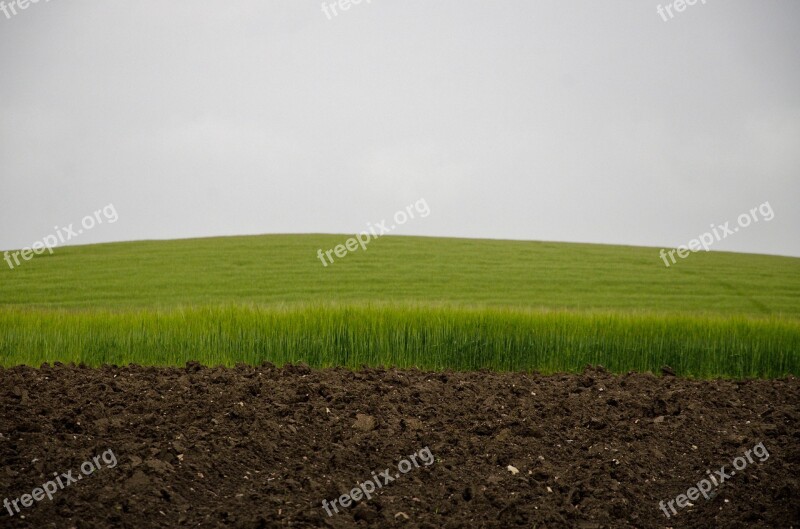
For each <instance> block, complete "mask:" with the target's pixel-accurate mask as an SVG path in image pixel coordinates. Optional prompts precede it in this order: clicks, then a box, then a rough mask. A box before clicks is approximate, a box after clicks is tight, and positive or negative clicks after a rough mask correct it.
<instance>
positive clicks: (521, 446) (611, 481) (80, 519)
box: [0, 363, 800, 529]
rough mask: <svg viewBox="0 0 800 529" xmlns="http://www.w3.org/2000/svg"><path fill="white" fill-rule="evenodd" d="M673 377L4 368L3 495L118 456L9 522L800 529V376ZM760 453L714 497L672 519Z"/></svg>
mask: <svg viewBox="0 0 800 529" xmlns="http://www.w3.org/2000/svg"><path fill="white" fill-rule="evenodd" d="M669 372H670V371H669V370H668V369H664V374H662V373H659V374H658V376H656V375H651V374H633V373H631V374H627V375H612V374H610V373H608V372H606V371H605V370H603V369H602V368H599V367H598V368H587V369H586V370H585V371H584V372H583V373H582V374H570V375H566V374H565V375H549V376H544V375H539V374H524V373H493V372H488V371H481V372H472V373H455V372H436V373H430V372H421V371H417V370H413V369H412V370H401V369H389V370H384V369H363V370H361V371H355V372H353V371H348V370H345V369H326V370H312V369H309V368H308V367H305V366H291V365H289V366H285V367H284V368H275V367H274V366H272V365H271V364H264V365H261V366H259V367H252V366H238V367H236V368H222V367H219V368H206V367H201V366H200V365H199V364H195V363H190V364H188V365H187V366H185V367H184V368H153V367H137V366H129V367H124V368H117V367H111V366H107V367H102V368H99V369H93V368H87V367H82V366H64V365H61V364H56V365H54V366H48V365H44V366H42V367H41V368H37V369H34V368H30V367H14V368H6V369H2V368H0V461H2V472H1V473H0V498H7V499H8V500H9V501H12V500H15V499H17V498H20V497H21V496H22V495H23V494H31V493H32V491H33V489H34V488H37V487H41V486H42V484H43V483H44V482H46V481H48V480H50V479H51V478H53V479H55V478H54V477H53V475H54V473H56V474H61V473H67V472H68V471H72V473H73V476H76V475H80V474H81V472H80V471H79V470H78V469H79V468H80V467H81V464H82V463H83V462H84V461H86V460H91V459H92V458H93V457H95V456H98V455H100V454H103V453H105V452H107V451H108V450H111V451H113V455H114V457H115V458H116V460H117V465H116V466H113V468H109V467H108V466H104V464H103V460H102V459H101V460H100V461H99V463H98V466H99V467H100V469H99V470H97V471H95V472H94V473H93V474H91V475H88V476H82V479H80V480H76V481H75V482H74V483H71V484H69V485H67V486H65V487H64V488H63V490H58V491H57V492H55V493H54V494H53V499H52V501H50V500H48V499H47V497H44V498H43V499H42V500H41V501H33V504H32V506H30V507H27V508H26V507H24V506H23V505H22V504H20V503H18V505H19V507H20V509H21V512H19V513H17V512H14V515H13V516H11V515H9V512H8V510H7V508H5V507H3V508H2V513H0V527H3V528H5V527H8V528H19V527H35V528H50V527H53V528H73V527H74V528H78V529H80V528H95V527H98V528H99V527H103V528H106V527H121V528H131V529H141V528H148V527H170V528H180V527H192V528H194V527H200V528H202V527H232V528H248V529H257V528H270V527H375V528H378V527H406V528H412V527H418V528H439V527H445V528H472V527H496V528H509V527H511V528H513V527H525V528H552V527H569V528H584V529H589V528H603V527H648V528H649V527H658V528H666V527H674V528H679V527H697V528H704V529H705V528H710V527H723V528H739V527H741V528H745V527H747V528H752V527H770V528H778V527H779V528H790V527H800V483H799V482H798V479H800V427H798V419H800V409H799V408H800V383H798V379H797V378H795V377H788V378H784V379H780V380H744V381H734V380H713V381H695V380H689V379H684V378H676V377H674V376H670V374H669ZM758 443H763V446H764V447H765V448H766V450H767V451H768V453H769V458H768V459H766V460H765V461H763V462H760V461H759V459H755V460H754V461H753V462H752V463H749V464H748V466H747V467H746V468H744V469H743V470H740V471H736V473H735V475H732V476H731V477H730V478H729V479H728V480H727V481H725V482H724V483H721V484H719V485H718V486H717V487H715V488H714V489H713V490H712V491H711V493H710V496H711V497H710V499H708V500H706V499H705V498H704V497H702V496H701V497H700V498H699V500H696V501H691V504H692V505H691V506H687V507H685V508H677V511H678V514H677V515H672V513H670V514H671V518H669V519H667V517H666V516H665V515H664V513H663V512H662V510H660V508H659V501H662V500H663V501H669V500H674V499H675V497H676V496H677V495H679V494H685V493H686V491H687V489H689V488H690V487H693V486H694V485H695V484H696V483H697V482H698V481H700V480H701V479H703V478H705V477H706V470H707V469H708V470H711V471H712V473H713V472H714V470H717V469H720V467H722V466H723V465H726V469H727V470H726V472H728V473H730V471H731V469H732V466H731V463H732V461H733V460H734V458H736V457H738V456H743V454H744V453H745V452H746V451H747V450H749V449H752V448H753V447H754V446H755V445H757V444H758ZM425 447H428V448H429V449H430V451H431V452H432V454H433V455H434V457H435V462H434V463H433V464H431V465H430V466H425V465H420V466H419V468H413V469H411V470H409V471H408V472H407V473H406V474H403V475H400V476H399V477H398V478H396V479H395V480H394V481H393V482H392V483H389V484H387V485H385V486H384V487H383V488H381V489H380V490H378V491H377V492H375V493H374V494H373V497H372V499H370V500H364V499H362V500H361V501H359V502H358V503H357V504H356V505H355V506H351V507H350V508H346V509H345V508H344V507H341V506H340V507H339V510H340V512H339V514H336V513H335V512H334V513H333V516H332V517H329V516H328V515H327V514H326V512H325V510H323V508H322V500H328V501H330V500H333V499H335V498H339V497H340V496H341V495H343V494H345V493H348V492H349V491H350V490H351V489H353V488H354V487H355V486H356V484H357V483H359V482H363V481H366V480H368V479H370V478H371V477H372V473H373V472H375V473H376V474H379V473H380V472H381V471H383V470H384V469H386V468H389V469H390V470H391V473H392V474H395V473H396V472H397V468H398V467H397V465H398V462H399V461H400V460H402V459H405V458H406V457H407V456H408V455H410V454H414V453H417V452H419V451H420V450H421V449H423V448H425ZM509 466H510V467H511V468H509ZM64 481H67V480H66V479H64ZM28 501H30V499H29V500H28ZM12 509H13V507H12ZM23 517H24V518H23Z"/></svg>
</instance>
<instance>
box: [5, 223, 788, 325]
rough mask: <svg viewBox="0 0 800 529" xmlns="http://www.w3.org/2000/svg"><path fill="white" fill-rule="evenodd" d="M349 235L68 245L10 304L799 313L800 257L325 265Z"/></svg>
mask: <svg viewBox="0 0 800 529" xmlns="http://www.w3.org/2000/svg"><path fill="white" fill-rule="evenodd" d="M347 237H348V236H346V235H269V236H255V237H226V238H210V239H194V240H178V241H160V242H133V243H118V244H102V245H93V246H78V247H65V248H58V249H56V250H55V253H54V254H53V255H52V256H51V255H48V254H47V253H45V254H44V255H42V256H38V257H34V258H33V259H32V260H31V261H28V262H25V263H23V264H22V265H21V266H19V267H17V268H15V269H14V270H11V269H9V268H8V267H7V266H5V265H4V263H3V262H0V265H3V266H0V304H2V305H5V306H18V307H19V306H26V307H29V306H38V307H60V308H93V309H94V308H115V309H119V308H152V307H174V306H178V305H209V304H211V305H216V304H229V303H237V304H239V303H255V304H260V305H265V304H285V303H313V304H317V303H331V302H336V303H347V304H350V303H361V302H370V303H375V302H389V303H413V304H419V303H423V304H439V303H445V304H453V305H462V306H494V307H520V308H549V309H560V308H564V309H579V310H586V309H601V310H622V311H649V312H671V313H674V312H684V313H713V314H722V315H734V314H736V315H746V316H770V315H773V316H777V315H783V316H790V317H798V316H800V259H796V258H789V257H773V256H763V255H748V254H734V253H720V252H709V253H706V252H701V253H695V254H691V255H690V256H689V257H688V258H686V259H684V260H679V262H678V263H677V264H676V265H672V266H671V267H670V268H667V267H665V266H664V264H663V261H661V259H660V258H659V257H658V250H657V249H654V248H639V247H626V246H604V245H589V244H565V243H543V242H519V241H495V240H471V239H440V238H424V237H385V238H382V239H377V240H375V241H373V242H371V243H370V244H369V245H368V246H367V250H366V251H364V250H362V249H360V248H359V249H358V250H357V251H355V252H352V253H350V254H348V255H347V256H346V257H344V258H342V259H337V261H336V262H335V263H333V264H329V265H328V266H327V267H324V266H323V265H322V263H321V261H320V260H319V259H318V258H317V256H316V253H317V249H320V248H321V249H322V250H323V251H325V250H327V249H330V248H332V247H334V246H335V245H337V244H340V243H343V242H344V240H345V239H346V238H347Z"/></svg>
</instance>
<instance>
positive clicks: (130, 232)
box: [0, 0, 800, 256]
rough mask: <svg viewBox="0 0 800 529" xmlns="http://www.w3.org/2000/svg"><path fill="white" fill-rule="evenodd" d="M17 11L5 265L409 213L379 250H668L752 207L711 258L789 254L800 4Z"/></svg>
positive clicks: (584, 2)
mask: <svg viewBox="0 0 800 529" xmlns="http://www.w3.org/2000/svg"><path fill="white" fill-rule="evenodd" d="M9 3H10V2H9V0H5V4H0V9H2V5H5V6H6V10H7V11H8V13H9V14H8V15H6V14H4V13H3V11H0V50H2V53H0V204H1V205H2V207H0V249H16V248H22V247H25V246H31V244H32V243H34V242H35V241H39V240H42V239H43V238H45V237H46V236H48V235H51V234H55V233H57V232H60V233H63V231H62V229H61V228H62V227H64V226H68V225H70V224H74V226H75V230H76V232H77V229H78V228H79V227H80V225H81V224H82V223H83V219H84V217H85V216H87V215H88V216H93V215H94V212H96V211H103V208H104V207H105V208H107V209H106V210H105V211H106V212H108V211H111V210H113V211H114V215H113V218H114V219H115V221H114V222H109V220H110V219H111V218H112V216H111V215H107V216H106V215H105V214H104V213H99V214H98V215H94V216H95V219H96V220H97V222H92V223H91V224H94V225H93V226H91V228H89V229H86V230H81V231H82V233H80V234H79V235H75V236H70V237H68V239H69V240H65V241H64V243H65V244H90V243H97V242H109V241H126V240H141V239H173V238H187V237H207V236H218V235H242V234H261V233H342V234H352V233H356V232H359V231H362V230H365V229H367V226H368V225H369V224H373V225H374V224H376V223H378V222H380V221H382V220H383V219H392V218H393V216H394V215H395V212H397V211H398V210H404V209H406V207H407V206H408V205H410V204H415V203H418V202H419V201H420V200H423V201H424V202H425V203H426V204H427V206H428V208H429V211H430V213H429V215H427V216H425V217H424V218H421V217H420V216H417V217H416V218H414V219H411V220H408V221H407V222H406V223H405V224H403V225H397V226H396V228H395V230H394V231H393V232H392V233H394V234H402V235H426V236H448V237H470V238H496V239H524V240H547V241H572V242H594V243H608V244H626V245H639V246H653V247H659V248H662V247H663V248H674V247H676V246H678V245H685V244H687V243H688V241H690V240H691V239H693V238H697V237H698V236H699V235H700V234H702V233H705V232H710V231H712V225H722V224H724V223H725V222H726V221H728V222H730V223H731V226H734V225H736V226H737V227H738V224H737V222H738V221H737V218H738V217H739V215H740V214H743V213H744V214H748V212H750V211H751V210H752V209H753V208H758V207H759V206H760V205H763V204H765V203H768V207H762V211H766V210H767V209H769V211H771V212H772V213H773V215H772V218H771V220H768V221H767V220H766V215H760V214H759V213H758V210H757V211H756V213H754V214H753V216H756V217H759V222H751V224H750V225H749V226H747V227H744V226H742V229H740V230H737V231H736V232H735V233H733V234H732V235H729V236H726V237H725V238H724V239H720V240H715V242H714V244H713V246H712V248H711V249H712V250H723V251H738V252H754V253H769V254H779V255H791V256H800V237H799V236H798V226H800V210H799V209H798V207H797V204H798V198H800V31H798V27H800V2H797V1H796V0H769V1H766V0H747V1H745V0H725V1H722V0H706V1H705V3H702V0H700V1H698V2H696V3H695V5H692V6H686V5H684V6H683V7H684V9H683V10H680V11H678V8H679V7H680V5H677V6H674V5H673V4H672V3H668V2H666V1H665V0H660V2H658V1H653V2H650V1H645V0H625V1H622V0H616V1H603V2H598V1H596V0H569V1H563V2H562V1H560V2H555V1H538V0H537V1H533V0H508V1H499V2H488V1H486V0H480V1H478V0H436V1H435V2H433V1H430V0H428V1H421V0H402V1H391V0H371V1H368V0H363V1H362V2H360V3H359V4H350V5H349V6H348V9H346V10H343V9H342V7H341V6H340V4H339V3H334V2H333V0H326V1H325V2H323V3H320V2H319V1H306V0H260V1H244V0H235V1H231V2H210V1H206V0H170V1H169V2H165V1H163V0H161V1H155V0H137V1H135V2H133V1H127V2H122V1H100V0H95V1H91V2H89V1H81V0H71V1H66V0H51V1H47V2H46V1H45V0H41V1H39V2H38V3H35V4H33V3H32V4H30V5H28V6H27V8H26V9H24V10H21V9H19V6H15V10H16V14H12V10H11V9H8V4H9ZM329 4H332V6H333V7H332V6H331V5H329ZM678 4H680V2H678ZM342 5H345V6H347V4H346V3H343V4H342ZM659 6H662V13H664V14H663V15H660V14H659V11H658V8H659ZM664 6H669V7H670V9H669V10H665V9H663V7H664ZM326 12H327V14H326ZM670 13H671V14H672V18H670V17H669V14H670ZM665 19H666V20H665ZM108 206H111V207H110V208H109V207H108ZM99 220H105V222H99ZM88 224H89V223H86V224H83V225H84V226H88Z"/></svg>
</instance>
